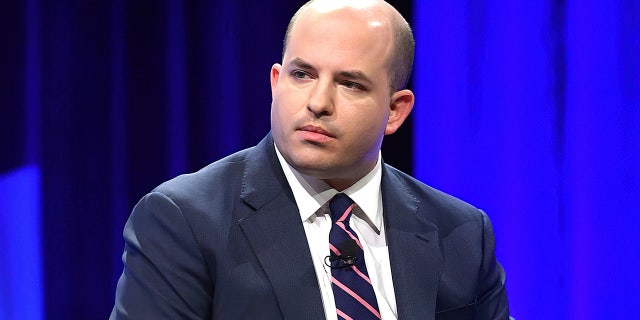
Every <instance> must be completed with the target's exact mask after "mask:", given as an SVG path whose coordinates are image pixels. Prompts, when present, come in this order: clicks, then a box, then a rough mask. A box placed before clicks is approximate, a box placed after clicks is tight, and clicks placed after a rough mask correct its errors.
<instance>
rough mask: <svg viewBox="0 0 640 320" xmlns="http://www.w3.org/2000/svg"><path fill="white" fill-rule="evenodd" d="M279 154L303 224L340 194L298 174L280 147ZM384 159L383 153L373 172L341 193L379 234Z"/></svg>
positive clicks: (277, 151) (323, 183)
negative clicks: (358, 209)
mask: <svg viewBox="0 0 640 320" xmlns="http://www.w3.org/2000/svg"><path fill="white" fill-rule="evenodd" d="M276 154H277V156H278V161H279V162H280V166H281V167H282V170H283V171H284V175H285V177H286V178H287V182H288V183H289V186H290V187H291V191H292V192H293V196H294V198H295V200H296V204H297V205H298V210H299V211H300V218H301V219H302V221H306V220H308V219H310V218H311V217H312V216H313V215H314V214H315V213H316V212H317V211H318V209H320V208H321V207H322V206H323V205H324V204H325V203H326V202H327V201H329V200H331V198H333V196H334V195H336V194H337V193H338V191H337V190H336V189H333V188H332V187H331V186H329V185H328V184H327V183H326V182H324V181H322V180H320V179H317V178H313V177H310V176H307V175H304V174H302V173H300V172H298V171H297V170H296V169H294V168H293V167H292V166H290V165H289V163H288V162H287V161H286V160H285V159H284V157H282V154H280V150H278V147H277V146H276ZM381 158H382V157H381V155H380V153H378V161H377V162H376V165H375V166H374V167H373V169H372V170H371V171H370V172H369V173H367V174H366V175H365V176H364V177H362V178H361V179H360V180H358V181H357V182H356V183H354V184H353V185H352V186H350V187H349V188H347V189H345V190H343V191H342V192H343V193H344V194H346V195H347V196H349V198H351V200H353V201H354V202H355V203H356V204H357V205H358V207H360V209H361V210H362V212H363V213H364V216H365V217H361V218H363V219H366V220H368V222H369V223H370V224H373V227H375V229H376V232H379V230H380V229H381V225H382V197H381V195H380V182H381V181H382V163H381V162H382V161H381ZM356 214H357V212H356Z"/></svg>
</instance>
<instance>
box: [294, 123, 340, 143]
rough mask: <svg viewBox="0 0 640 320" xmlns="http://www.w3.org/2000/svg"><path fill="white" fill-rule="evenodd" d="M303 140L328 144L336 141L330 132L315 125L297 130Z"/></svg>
mask: <svg viewBox="0 0 640 320" xmlns="http://www.w3.org/2000/svg"><path fill="white" fill-rule="evenodd" d="M296 131H297V132H298V133H299V135H300V136H301V138H302V139H303V140H305V141H308V142H312V143H326V142H328V141H330V140H332V139H335V136H333V135H332V134H331V133H330V132H329V131H327V130H325V129H323V128H321V127H318V126H314V125H306V126H303V127H300V128H298V129H297V130H296Z"/></svg>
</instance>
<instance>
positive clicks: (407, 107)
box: [384, 89, 415, 135]
mask: <svg viewBox="0 0 640 320" xmlns="http://www.w3.org/2000/svg"><path fill="white" fill-rule="evenodd" d="M414 102H415V96H414V95H413V92H411V90H408V89H404V90H400V91H396V92H394V93H393V94H392V95H391V103H390V105H389V107H390V112H389V119H388V120H387V127H386V128H385V130H384V134H385V135H390V134H393V133H394V132H396V130H398V128H400V126H401V125H402V123H404V120H405V119H407V117H408V116H409V113H411V109H413V103H414Z"/></svg>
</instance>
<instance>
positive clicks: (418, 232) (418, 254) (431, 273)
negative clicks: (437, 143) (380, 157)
mask: <svg viewBox="0 0 640 320" xmlns="http://www.w3.org/2000/svg"><path fill="white" fill-rule="evenodd" d="M382 197H383V205H384V217H385V230H386V233H387V243H388V247H389V259H390V261H391V273H392V275H393V286H394V291H395V295H396V305H397V308H398V319H402V320H406V319H433V318H432V317H433V315H434V314H435V308H436V298H437V293H438V283H439V279H440V274H441V273H442V254H441V252H440V246H439V241H438V229H437V227H436V226H435V225H434V224H433V223H431V222H429V221H427V220H426V219H425V218H424V217H423V215H421V214H420V211H419V210H420V206H419V205H420V202H419V200H418V199H417V197H416V196H415V195H414V194H412V193H411V192H410V191H409V189H408V188H406V186H405V183H404V181H403V180H401V179H400V178H399V177H398V176H396V172H395V171H393V170H392V169H389V168H387V167H386V166H383V178H382ZM429 317H431V318H429Z"/></svg>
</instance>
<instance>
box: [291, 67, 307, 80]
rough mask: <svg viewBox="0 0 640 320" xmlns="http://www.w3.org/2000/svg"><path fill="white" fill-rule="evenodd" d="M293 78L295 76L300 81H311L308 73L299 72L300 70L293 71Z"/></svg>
mask: <svg viewBox="0 0 640 320" xmlns="http://www.w3.org/2000/svg"><path fill="white" fill-rule="evenodd" d="M291 76H293V77H294V78H296V79H300V80H304V79H310V78H311V76H310V75H309V74H308V73H306V72H304V71H302V70H299V69H296V70H293V71H291Z"/></svg>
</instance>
